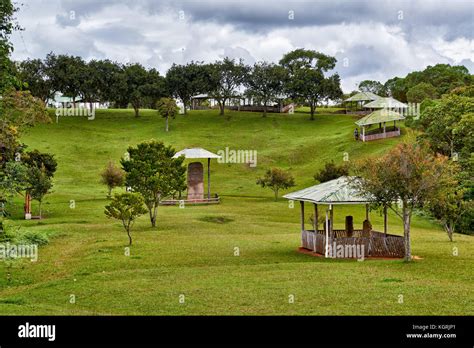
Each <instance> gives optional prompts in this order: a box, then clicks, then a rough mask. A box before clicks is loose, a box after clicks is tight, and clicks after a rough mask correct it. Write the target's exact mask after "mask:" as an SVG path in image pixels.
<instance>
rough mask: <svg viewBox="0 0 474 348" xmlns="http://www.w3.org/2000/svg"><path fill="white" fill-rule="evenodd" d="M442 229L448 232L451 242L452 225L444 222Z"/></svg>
mask: <svg viewBox="0 0 474 348" xmlns="http://www.w3.org/2000/svg"><path fill="white" fill-rule="evenodd" d="M444 229H445V231H446V233H447V234H448V238H449V241H450V242H452V241H453V232H454V227H453V225H452V224H450V223H449V222H446V223H445V224H444Z"/></svg>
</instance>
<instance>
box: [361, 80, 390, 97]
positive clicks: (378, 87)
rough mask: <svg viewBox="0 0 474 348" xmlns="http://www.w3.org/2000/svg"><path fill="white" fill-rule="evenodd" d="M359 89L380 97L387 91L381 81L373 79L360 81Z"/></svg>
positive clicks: (385, 94) (384, 95)
mask: <svg viewBox="0 0 474 348" xmlns="http://www.w3.org/2000/svg"><path fill="white" fill-rule="evenodd" d="M359 91H361V92H372V93H375V94H377V95H379V96H381V97H386V96H387V91H386V89H385V86H384V85H383V84H382V83H381V82H379V81H374V80H364V81H362V82H361V83H359Z"/></svg>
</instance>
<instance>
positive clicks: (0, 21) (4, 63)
mask: <svg viewBox="0 0 474 348" xmlns="http://www.w3.org/2000/svg"><path fill="white" fill-rule="evenodd" d="M16 11H18V8H16V7H15V6H14V5H13V4H12V2H11V1H10V0H1V1H0V95H1V94H2V93H3V92H4V91H5V90H7V89H10V88H14V87H18V85H19V83H18V81H17V80H16V78H15V74H14V65H13V64H12V62H11V60H10V53H11V52H12V51H13V46H12V45H11V43H10V41H9V39H10V35H11V34H12V33H13V31H14V30H19V29H20V27H19V25H18V24H16V22H15V17H14V16H15V12H16Z"/></svg>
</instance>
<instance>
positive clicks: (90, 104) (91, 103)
mask: <svg viewBox="0 0 474 348" xmlns="http://www.w3.org/2000/svg"><path fill="white" fill-rule="evenodd" d="M89 109H90V111H91V112H92V111H93V110H94V103H93V102H92V101H91V102H89Z"/></svg>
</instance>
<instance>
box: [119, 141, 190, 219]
mask: <svg viewBox="0 0 474 348" xmlns="http://www.w3.org/2000/svg"><path fill="white" fill-rule="evenodd" d="M175 153H176V152H175V150H174V149H173V148H172V147H171V146H165V145H164V144H163V143H162V142H157V141H154V140H152V141H148V142H143V143H140V144H138V145H137V147H129V148H128V154H129V158H124V159H122V160H121V161H120V163H121V164H122V168H123V169H124V171H125V172H126V179H125V184H126V185H127V186H129V187H131V189H132V190H133V191H135V192H139V193H141V194H142V196H143V198H144V200H145V205H146V206H147V208H148V212H149V215H150V222H151V225H152V227H155V226H156V217H157V213H158V205H159V204H160V202H161V200H162V199H164V198H166V197H169V196H171V195H173V194H175V193H176V192H181V191H182V190H184V189H185V188H186V185H185V177H184V174H185V172H186V168H185V167H184V166H183V161H184V157H183V156H180V157H178V158H173V156H174V155H175Z"/></svg>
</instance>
